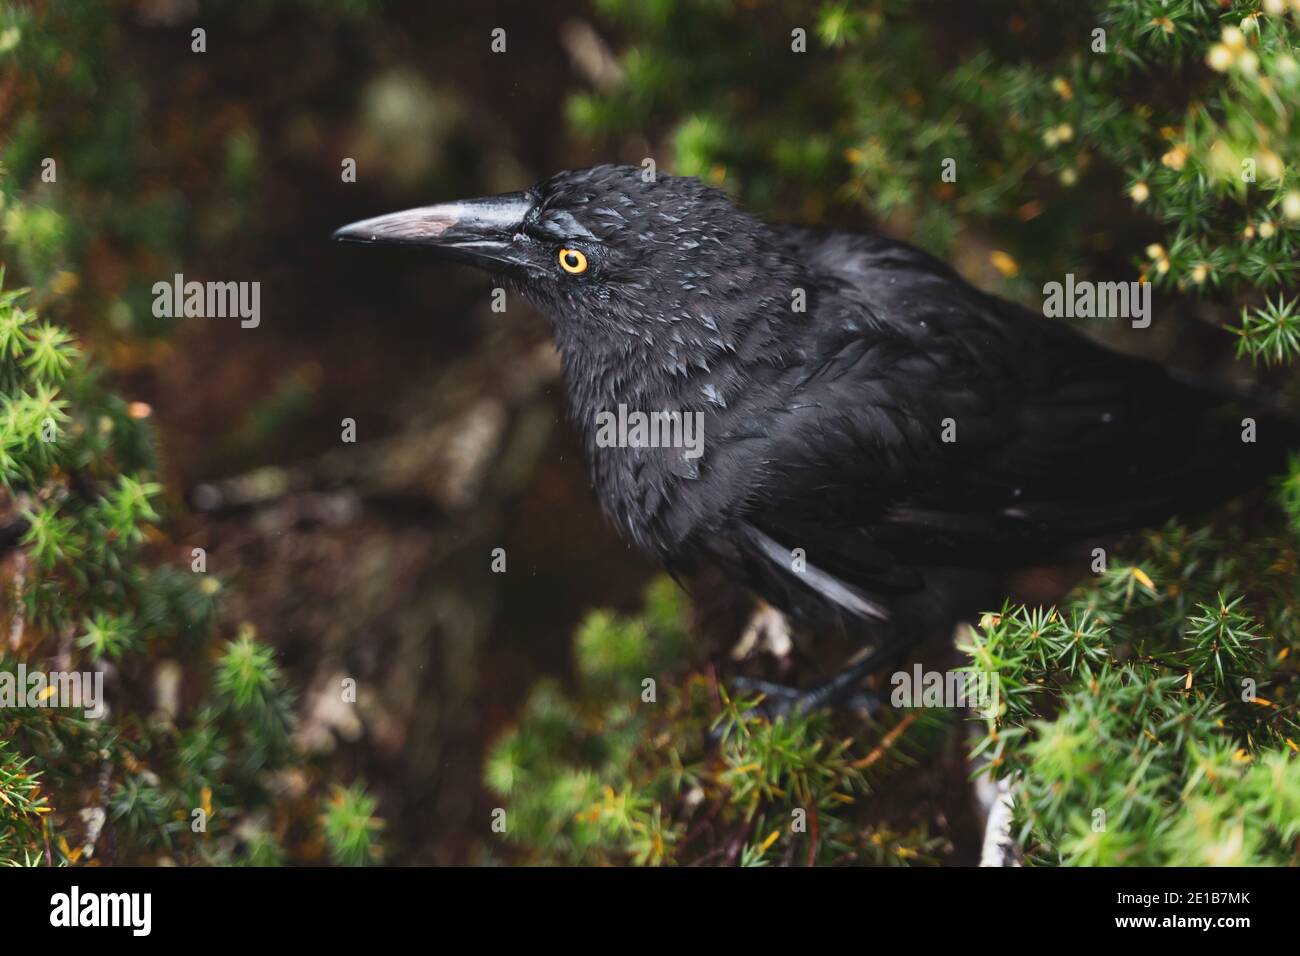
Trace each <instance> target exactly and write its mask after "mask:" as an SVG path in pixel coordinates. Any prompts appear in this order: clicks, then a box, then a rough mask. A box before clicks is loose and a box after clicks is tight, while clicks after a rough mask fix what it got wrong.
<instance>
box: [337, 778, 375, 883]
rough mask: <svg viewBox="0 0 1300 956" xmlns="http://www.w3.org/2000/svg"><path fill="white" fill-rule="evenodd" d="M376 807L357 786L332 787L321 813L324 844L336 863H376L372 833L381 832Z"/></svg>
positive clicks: (371, 798) (372, 798)
mask: <svg viewBox="0 0 1300 956" xmlns="http://www.w3.org/2000/svg"><path fill="white" fill-rule="evenodd" d="M376 806H377V802H376V801H375V799H374V797H371V796H369V795H368V794H367V793H366V792H365V789H364V788H362V787H361V786H359V785H356V784H354V785H353V786H351V787H348V788H347V789H344V788H342V787H336V788H335V790H334V793H333V795H331V796H330V798H329V799H328V800H327V801H326V802H325V812H324V814H323V826H324V829H325V842H326V844H327V845H328V846H329V852H330V859H332V860H333V861H334V862H335V863H337V864H339V865H340V866H365V865H366V864H368V863H374V862H377V861H378V860H379V858H380V848H379V844H378V843H377V842H376V840H375V834H376V833H377V832H378V831H379V830H381V829H383V821H381V820H379V819H377V818H376V817H375V808H376Z"/></svg>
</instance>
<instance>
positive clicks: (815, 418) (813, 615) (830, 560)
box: [335, 166, 1300, 707]
mask: <svg viewBox="0 0 1300 956" xmlns="http://www.w3.org/2000/svg"><path fill="white" fill-rule="evenodd" d="M335 238H336V239H341V240H347V241H355V242H368V243H369V242H374V243H403V244H413V245H419V246H424V247H427V248H428V249H429V250H430V251H431V252H434V253H436V254H438V255H440V256H442V257H444V258H450V259H456V260H459V261H462V262H467V263H470V264H473V265H476V266H478V267H480V268H483V269H486V270H489V271H490V272H492V273H495V274H499V275H500V276H502V277H504V280H505V282H506V283H507V284H508V285H509V286H511V287H513V288H514V289H516V290H517V291H519V292H520V293H522V294H523V295H524V296H525V297H526V298H527V299H528V300H529V301H531V302H532V303H533V304H534V305H535V306H536V307H537V308H538V309H539V310H540V311H541V312H542V313H543V314H545V315H546V316H547V317H548V318H549V320H550V322H551V324H552V326H553V330H554V336H555V341H556V343H557V345H558V347H559V352H560V355H561V357H562V361H563V365H564V371H565V378H566V382H567V390H568V397H569V407H570V411H571V414H572V417H573V420H574V422H575V423H576V425H577V427H578V428H579V429H580V431H581V433H582V435H583V437H584V443H585V446H586V452H587V456H588V461H589V464H590V468H591V476H592V482H593V485H594V487H595V490H596V494H597V495H598V496H599V499H600V502H601V505H602V506H603V508H604V510H605V512H606V513H607V515H608V516H609V517H610V519H612V521H613V522H614V524H615V525H617V527H618V529H619V530H620V531H621V532H622V534H623V535H625V536H626V537H627V538H629V539H630V540H631V541H633V542H634V543H635V544H637V545H638V546H640V547H641V548H643V549H644V550H646V551H648V552H649V553H650V554H651V555H653V556H654V557H656V558H657V559H658V560H659V561H660V562H661V563H662V564H663V565H664V567H665V568H667V569H668V570H669V571H670V572H672V573H673V574H675V575H678V576H681V577H690V576H692V575H695V574H698V573H700V572H703V571H705V570H712V571H713V572H714V573H716V572H718V571H721V572H722V573H723V574H724V575H725V576H726V577H728V578H730V579H732V580H734V581H736V582H738V583H740V584H743V585H744V586H746V587H747V588H748V589H749V590H751V591H752V592H753V593H755V594H756V595H758V596H760V597H761V598H763V599H765V600H766V601H767V602H769V603H770V604H771V605H773V606H775V607H776V608H778V609H780V610H781V611H783V612H785V614H786V615H788V616H789V617H791V618H793V620H794V622H795V624H796V625H798V626H799V627H800V629H801V630H806V631H810V632H817V631H819V630H823V629H827V628H831V629H835V630H837V631H844V630H847V631H849V632H853V633H861V634H862V635H864V637H866V638H867V639H870V640H873V641H875V642H876V648H877V649H876V651H874V652H873V653H871V654H869V655H868V656H866V657H865V658H864V659H862V660H861V661H860V662H858V663H857V664H855V665H854V666H852V667H850V668H847V669H846V670H844V671H842V672H841V673H840V674H837V675H836V676H835V677H834V678H833V679H831V680H830V681H828V682H826V683H825V684H823V685H820V686H819V687H816V688H813V689H811V690H809V691H808V692H806V693H805V694H804V695H803V696H802V697H799V698H797V702H798V703H799V704H800V706H804V707H807V706H813V705H819V704H822V703H827V702H830V701H832V700H834V699H837V698H840V699H842V698H843V697H844V696H845V695H846V694H847V693H848V692H849V691H851V690H852V688H853V687H854V686H855V685H856V684H857V683H858V681H860V680H861V678H862V677H863V676H865V675H866V674H868V673H870V672H872V671H873V670H875V669H878V668H879V667H881V666H882V665H883V663H885V662H886V660H887V658H888V656H892V655H893V654H896V653H897V652H898V651H899V649H900V648H901V647H905V646H906V645H907V644H908V643H909V642H915V641H919V640H921V639H924V638H928V637H932V636H935V635H936V634H939V633H945V634H947V635H951V633H952V628H953V627H954V626H955V625H956V623H958V622H959V621H960V620H963V619H968V618H970V617H971V616H972V615H974V614H976V613H978V612H979V611H980V610H984V609H987V608H990V607H993V606H995V605H998V604H1000V603H1001V600H1002V590H1003V588H1004V586H1005V579H1006V577H1007V575H1008V573H1009V572H1011V571H1013V570H1015V569H1018V568H1023V567H1027V566H1032V565H1034V564H1037V563H1041V562H1047V561H1051V560H1053V559H1054V558H1056V557H1059V556H1060V555H1061V553H1062V551H1063V549H1066V548H1068V547H1069V546H1071V545H1077V544H1078V543H1079V542H1083V541H1086V540H1089V539H1095V538H1097V537H1098V536H1104V535H1108V534H1112V533H1117V532H1123V531H1126V530H1129V529H1134V528H1139V527H1142V526H1145V525H1151V524H1154V523H1158V522H1160V521H1162V520H1163V519H1165V518H1166V517H1168V516H1170V515H1173V514H1176V513H1180V512H1181V513H1186V512H1192V511H1196V510H1199V509H1203V508H1206V507H1208V506H1211V505H1213V504H1215V503H1217V502H1219V501H1221V500H1224V499H1226V498H1229V497H1231V496H1233V495H1235V494H1237V493H1240V492H1242V491H1245V490H1246V489H1248V488H1249V487H1251V486H1252V485H1254V484H1256V483H1258V482H1259V481H1261V480H1262V479H1263V478H1264V477H1266V476H1267V475H1268V474H1270V473H1271V472H1274V471H1276V470H1280V469H1281V468H1282V467H1283V466H1284V464H1285V459H1286V455H1287V453H1288V451H1289V450H1290V449H1292V448H1294V447H1296V446H1297V445H1300V431H1298V430H1297V428H1296V426H1295V425H1293V424H1292V422H1291V421H1289V420H1288V419H1286V418H1284V417H1282V416H1281V415H1279V414H1277V413H1275V412H1272V411H1270V410H1268V409H1266V408H1262V407H1259V406H1258V405H1257V406H1256V407H1253V408H1251V407H1248V405H1247V403H1245V402H1244V401H1243V400H1241V399H1240V398H1239V397H1238V396H1234V395H1230V394H1225V393H1221V392H1219V391H1216V390H1213V389H1211V388H1209V387H1206V386H1202V385H1199V384H1196V383H1194V382H1191V381H1187V380H1183V379H1181V378H1180V377H1178V376H1177V375H1175V374H1174V373H1172V372H1170V371H1168V370H1166V369H1165V368H1164V367H1162V366H1160V365H1158V364H1154V363H1152V362H1149V361H1144V360H1140V359H1136V358H1131V357H1126V356H1123V355H1119V354H1117V353H1114V352H1112V351H1110V350H1108V349H1106V348H1103V347H1102V346H1100V345H1098V344H1095V343H1094V342H1092V341H1091V340H1089V339H1087V338H1085V337H1084V336H1082V335H1081V334H1079V333H1077V332H1075V331H1073V330H1071V329H1070V328H1069V327H1067V326H1065V325H1062V324H1059V323H1057V322H1055V321H1052V320H1049V319H1046V318H1044V317H1043V316H1041V315H1038V314H1035V313H1033V312H1030V311H1028V310H1027V309H1024V308H1022V307H1021V306H1019V305H1015V304H1013V303H1010V302H1006V301H1004V300H1001V299H998V298H995V297H993V296H990V295H987V294H985V293H983V292H980V291H979V290H978V289H976V288H974V287H973V286H971V285H969V284H968V283H967V282H965V281H964V280H963V279H962V278H961V277H959V276H958V275H957V274H956V273H955V272H953V271H952V270H951V269H950V268H948V267H947V266H946V265H944V264H943V263H941V262H939V261H938V260H936V259H934V258H932V257H931V256H929V255H927V254H925V253H924V252H921V251H920V250H917V249H915V248H912V247H910V246H908V245H905V244H903V243H900V242H896V241H894V240H891V239H887V238H884V237H882V236H878V235H869V234H867V235H857V234H847V233H843V232H834V231H826V230H814V229H809V228H800V227H792V226H775V225H769V224H767V223H764V222H762V221H760V220H759V219H757V218H755V217H754V216H751V215H749V214H748V213H746V212H744V211H742V210H740V209H738V208H736V207H735V205H733V203H732V202H731V201H730V199H728V197H727V196H726V195H725V194H723V193H722V192H721V191H719V190H716V189H713V188H711V187H707V186H705V185H703V184H701V183H700V182H698V181H697V180H695V179H691V178H685V177H676V176H664V175H659V176H657V177H655V178H653V179H650V180H649V181H647V179H646V178H645V177H643V175H642V171H641V170H639V169H634V168H631V167H625V166H597V167H595V168H592V169H586V170H579V171H573V172H563V173H560V174H558V175H556V176H553V177H552V178H550V179H547V180H545V181H543V182H541V183H538V184H537V185H535V186H533V187H532V188H530V189H527V190H525V191H523V192H516V193H508V194H505V195H500V196H494V197H490V198H486V199H474V200H468V201H463V202H453V203H447V204H442V205H435V206H428V207H424V208H420V209H411V210H407V211H404V212H398V213H393V214H391V215H387V216H380V217H378V218H375V219H367V220H365V221H363V222H358V223H355V224H353V225H350V226H346V227H344V228H342V229H340V230H338V231H337V232H336V233H335ZM620 406H623V407H624V409H625V410H630V411H641V412H645V413H650V412H664V411H666V412H675V413H683V414H693V413H700V414H701V415H702V419H697V420H698V421H702V423H703V444H702V452H703V453H702V455H697V454H696V453H694V452H693V451H692V450H691V449H690V448H686V447H659V448H652V447H605V445H606V443H605V442H602V440H601V426H602V421H607V420H608V416H609V415H613V414H617V411H618V409H619V407H620ZM602 416H603V417H602ZM1247 418H1249V419H1252V420H1253V422H1254V424H1253V430H1254V435H1253V438H1254V440H1253V441H1250V440H1246V438H1248V437H1250V435H1249V432H1250V429H1251V428H1252V426H1251V425H1250V424H1249V423H1247V422H1245V421H1244V419H1247ZM1243 436H1246V437H1243Z"/></svg>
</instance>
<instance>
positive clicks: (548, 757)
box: [485, 578, 953, 866]
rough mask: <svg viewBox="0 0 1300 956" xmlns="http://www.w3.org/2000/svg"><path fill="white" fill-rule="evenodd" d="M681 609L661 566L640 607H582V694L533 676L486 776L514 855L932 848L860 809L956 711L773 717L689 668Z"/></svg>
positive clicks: (684, 859)
mask: <svg viewBox="0 0 1300 956" xmlns="http://www.w3.org/2000/svg"><path fill="white" fill-rule="evenodd" d="M684 614H685V607H684V603H683V598H682V595H681V593H680V591H679V590H678V589H677V587H676V585H674V584H673V583H672V582H671V581H669V580H668V579H666V578H664V579H660V580H658V581H656V582H655V583H653V584H652V585H651V586H650V588H649V590H648V591H647V594H646V600H645V609H644V611H643V613H642V614H641V615H639V616H637V617H631V618H629V617H623V616H619V615H615V614H612V613H610V612H607V611H596V612H593V613H591V614H590V615H588V617H587V619H586V621H584V622H583V624H582V626H581V627H580V628H579V630H578V633H577V636H576V639H575V642H574V645H575V646H574V653H575V660H576V662H577V669H578V672H579V675H580V678H579V687H578V689H577V692H576V693H575V694H574V695H573V696H569V695H566V694H564V693H563V692H562V691H561V690H560V689H559V688H558V687H557V686H556V685H555V684H554V683H552V682H543V683H541V684H539V685H538V687H537V688H536V689H535V690H534V691H533V693H532V695H531V696H530V697H529V699H528V701H527V702H526V703H525V705H524V707H523V709H522V711H521V713H520V717H519V723H518V726H517V727H515V728H514V729H512V730H510V731H508V732H507V733H506V734H505V735H503V736H502V737H501V739H500V740H498V741H497V743H496V745H495V746H494V747H493V748H492V751H491V753H490V754H489V756H488V760H487V763H486V768H485V783H486V785H487V787H488V789H489V790H490V791H492V792H493V793H495V794H497V795H498V796H500V797H501V798H503V799H504V800H505V805H504V806H503V807H502V808H501V809H503V810H504V811H505V816H504V822H505V828H504V833H503V835H504V839H505V841H506V844H507V846H508V847H509V848H510V850H511V851H512V852H513V853H514V854H517V855H518V856H520V857H521V858H522V859H524V860H526V861H528V862H535V863H565V864H578V863H582V864H591V863H601V862H615V863H618V862H630V863H636V864H641V865H654V866H658V865H666V864H686V863H711V862H732V863H738V864H742V865H750V866H759V865H766V864H768V863H770V862H773V861H775V860H777V859H782V858H784V859H786V860H790V859H796V858H797V859H798V861H799V862H800V863H803V862H805V861H808V862H823V863H829V862H834V861H846V860H851V859H864V860H870V861H873V862H876V863H880V864H886V863H888V864H894V865H906V864H910V863H918V862H921V863H923V862H931V861H933V860H934V859H936V858H937V856H938V855H939V853H940V852H941V849H942V846H943V842H944V841H942V840H939V839H934V838H931V837H930V836H929V835H928V834H927V833H926V832H925V831H924V829H922V828H913V829H911V830H909V831H908V832H904V833H896V832H893V831H892V830H889V829H887V828H880V827H873V826H870V825H867V824H864V823H862V822H861V821H860V820H858V819H856V813H855V811H856V810H857V808H858V804H859V802H860V800H861V798H862V797H863V796H864V795H865V794H867V793H868V792H869V790H870V782H871V781H872V780H874V779H876V778H877V777H878V776H879V775H881V774H883V773H885V772H887V771H888V770H890V769H892V768H894V767H897V766H899V765H900V764H903V763H906V762H908V761H909V759H910V755H911V754H913V753H918V752H924V751H925V750H926V749H927V748H928V747H930V746H931V745H932V744H933V743H934V742H935V741H936V740H938V739H942V738H943V737H944V736H946V734H947V733H948V731H949V730H951V728H952V723H953V722H952V721H951V720H949V719H948V715H947V713H946V712H945V713H943V714H942V715H941V716H940V715H936V714H927V715H924V717H921V716H916V715H914V716H909V717H906V718H903V720H901V721H899V722H898V723H896V724H895V725H893V726H889V727H881V728H878V731H879V732H878V733H876V734H874V735H872V736H874V737H875V739H874V740H871V739H868V738H867V737H861V738H859V739H858V740H857V741H850V740H848V739H841V740H832V739H831V738H830V736H829V735H830V733H831V730H832V722H831V720H830V718H828V717H827V716H826V715H824V714H818V715H805V716H793V717H788V718H779V719H777V720H775V721H769V720H767V719H766V718H764V717H763V716H761V715H760V714H759V713H758V712H757V711H756V710H755V709H754V708H755V704H757V703H758V702H759V699H758V698H750V699H744V700H739V699H733V698H732V697H730V696H729V695H728V694H727V692H726V691H725V689H723V688H721V687H719V686H718V685H717V684H716V682H715V681H713V680H712V679H711V678H710V677H709V676H706V675H701V674H690V675H688V674H687V673H686V672H684V670H683V652H684V647H685V645H684V639H685V628H684ZM649 682H653V684H651V683H649ZM661 695H662V696H661ZM711 741H712V742H711Z"/></svg>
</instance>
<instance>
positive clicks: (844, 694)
mask: <svg viewBox="0 0 1300 956" xmlns="http://www.w3.org/2000/svg"><path fill="white" fill-rule="evenodd" d="M911 644H912V642H911V641H910V640H908V639H907V638H904V637H892V638H889V639H886V640H885V641H884V642H883V643H881V644H880V645H878V646H877V647H874V648H872V649H871V650H870V651H868V652H866V653H865V654H863V655H862V656H861V657H860V658H858V660H856V661H854V662H852V663H850V664H849V665H848V666H847V667H845V668H844V669H843V670H841V671H840V672H839V673H837V674H836V675H835V676H833V677H831V678H830V679H829V680H827V681H824V682H822V683H820V684H816V685H814V686H813V687H809V688H806V689H800V688H797V687H786V686H784V685H781V684H773V683H770V682H768V681H763V680H754V679H751V678H746V677H738V678H736V680H735V681H734V682H733V685H734V686H735V687H738V688H740V689H742V690H751V691H757V692H759V693H761V694H763V695H764V701H763V703H762V705H760V709H761V710H762V711H763V712H764V713H765V714H766V715H767V716H768V717H779V716H781V715H783V714H788V713H791V712H793V713H811V712H812V711H814V710H821V709H822V708H827V707H829V708H839V707H848V708H851V709H855V710H865V711H866V712H867V713H868V714H871V715H873V716H874V715H875V714H878V713H879V712H880V710H881V709H882V708H883V707H884V700H883V699H882V698H881V696H880V695H879V694H876V693H873V692H871V691H866V690H863V689H862V688H860V687H859V686H858V684H859V683H860V682H861V681H862V679H863V678H865V677H867V676H869V675H871V674H874V673H876V672H877V671H879V670H881V669H883V668H884V667H886V666H887V665H888V664H889V662H890V660H892V659H893V658H894V657H896V656H897V655H899V654H901V653H903V652H905V651H906V650H907V649H908V648H909V647H910V646H911Z"/></svg>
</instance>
